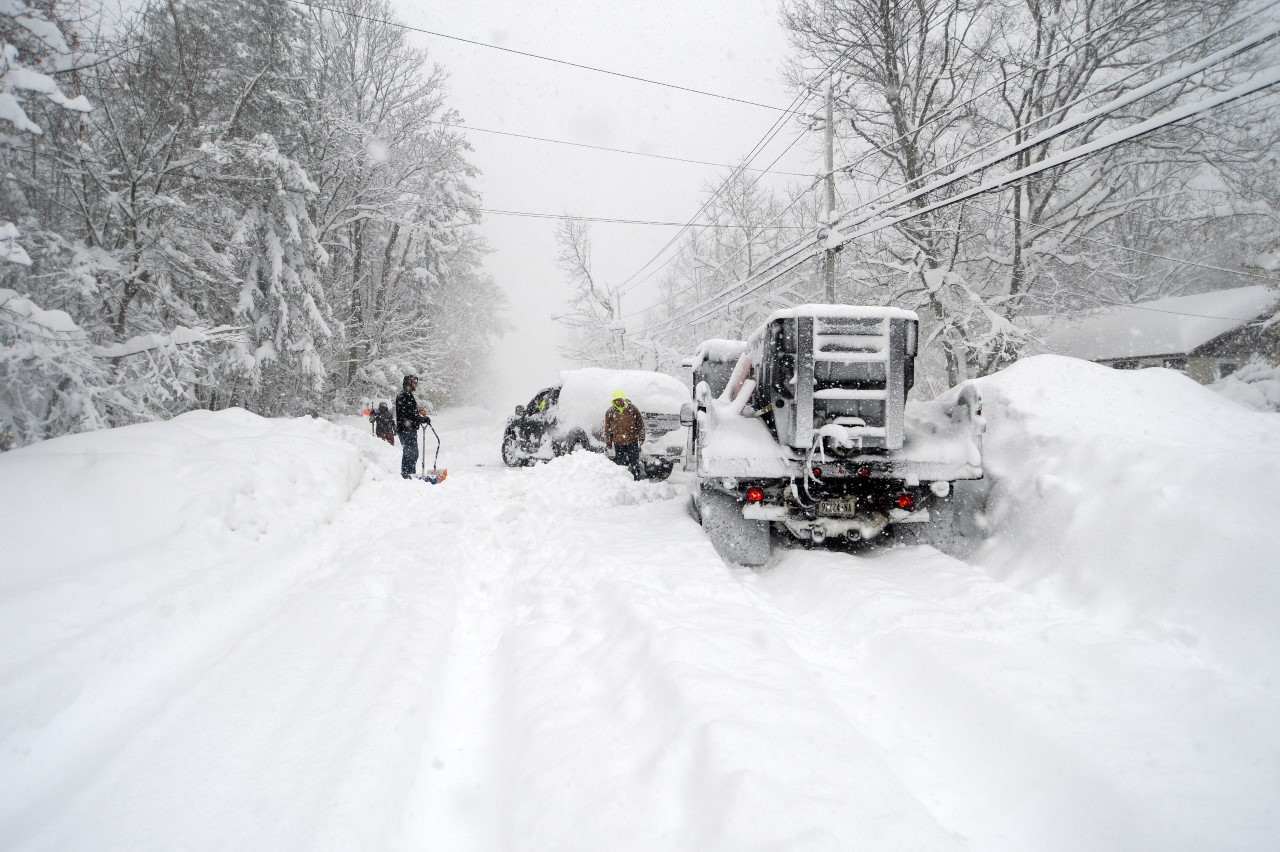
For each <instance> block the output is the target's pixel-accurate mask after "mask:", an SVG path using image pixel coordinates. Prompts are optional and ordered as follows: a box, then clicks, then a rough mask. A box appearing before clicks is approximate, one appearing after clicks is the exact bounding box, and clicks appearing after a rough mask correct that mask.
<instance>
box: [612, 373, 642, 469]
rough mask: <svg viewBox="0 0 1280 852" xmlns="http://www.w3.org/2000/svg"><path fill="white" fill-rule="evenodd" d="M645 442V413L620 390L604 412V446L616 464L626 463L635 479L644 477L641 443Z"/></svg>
mask: <svg viewBox="0 0 1280 852" xmlns="http://www.w3.org/2000/svg"><path fill="white" fill-rule="evenodd" d="M643 443H644V415H643V414H641V413H640V409H638V408H636V407H635V404H634V403H632V402H631V400H629V399H627V395H626V394H624V393H623V392H622V391H618V392H617V393H615V394H614V395H613V404H612V405H610V406H609V410H608V411H606V412H605V413H604V448H605V450H607V451H609V452H612V453H613V461H614V463H615V464H620V465H625V466H626V468H627V470H629V471H631V476H632V477H633V478H635V479H642V478H643V477H644V467H643V466H642V465H641V464H640V445H641V444H643Z"/></svg>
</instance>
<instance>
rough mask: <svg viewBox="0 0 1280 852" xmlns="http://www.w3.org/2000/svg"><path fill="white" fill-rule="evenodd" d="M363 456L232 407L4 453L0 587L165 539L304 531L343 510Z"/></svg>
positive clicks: (340, 438)
mask: <svg viewBox="0 0 1280 852" xmlns="http://www.w3.org/2000/svg"><path fill="white" fill-rule="evenodd" d="M371 441H372V439H371ZM362 447H363V448H362ZM374 450H376V444H375V443H368V444H367V443H366V442H364V441H362V440H360V438H359V436H358V435H357V434H355V433H352V432H350V431H349V430H346V429H344V428H342V427H339V426H334V425H333V424H330V423H327V422H325V421H323V420H314V419H312V418H299V419H296V420H268V419H265V418H262V417H258V416H257V415H254V414H250V413H248V412H246V411H243V410H241V409H232V410H229V411H220V412H216V413H215V412H208V411H195V412H191V413H190V414H185V415H183V416H181V417H178V418H176V419H174V420H172V421H169V422H158V423H144V424H139V425H136V426H128V427H125V428H121V429H106V430H101V431H96V432H86V433H83V434H79V435H69V436H67V437H63V438H59V439H56V440H52V441H45V442H42V443H39V444H35V445H33V446H30V447H24V448H22V449H20V450H16V451H14V452H10V453H6V454H4V455H3V456H0V483H3V487H4V491H5V494H6V495H13V496H20V499H18V500H15V501H14V502H13V503H11V504H10V505H9V506H8V507H7V508H6V510H5V511H4V512H3V513H0V541H4V542H5V543H6V544H5V552H6V558H5V561H6V563H7V567H6V569H5V570H4V571H3V572H0V589H2V588H4V587H6V586H9V585H11V584H13V583H15V582H21V581H23V580H26V579H32V578H35V577H38V576H43V577H46V578H47V577H48V575H49V573H50V572H51V570H52V571H55V572H56V571H57V570H61V569H65V568H68V567H70V566H73V565H76V564H82V563H86V562H88V561H90V560H93V561H100V560H102V559H103V558H104V557H109V556H111V555H113V554H116V553H119V554H122V555H124V554H127V553H128V552H129V551H139V552H141V551H145V550H147V549H148V548H150V547H154V546H157V544H159V543H161V542H163V541H165V540H174V539H183V540H185V541H187V542H188V543H189V544H190V543H194V542H196V541H198V540H203V539H207V538H209V536H210V535H211V534H216V535H217V537H218V539H219V541H220V542H221V541H223V540H224V536H222V535H221V533H224V532H227V531H229V532H232V533H235V534H236V536H239V537H245V538H248V539H250V540H252V539H256V538H259V537H261V536H263V535H266V534H268V533H272V532H288V533H290V534H292V533H297V532H301V531H305V530H306V529H308V528H313V527H315V526H317V525H319V524H323V523H325V522H327V521H328V520H330V519H331V518H332V517H333V515H334V514H335V513H336V512H337V511H338V510H339V509H340V508H341V507H342V506H343V505H344V504H345V503H346V501H347V499H348V498H349V497H350V495H351V492H352V490H353V489H354V488H355V486H356V485H357V484H358V483H359V481H360V478H361V476H362V475H363V472H364V470H365V466H366V460H367V455H366V454H368V453H370V452H372V451H374Z"/></svg>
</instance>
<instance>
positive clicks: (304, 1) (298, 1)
mask: <svg viewBox="0 0 1280 852" xmlns="http://www.w3.org/2000/svg"><path fill="white" fill-rule="evenodd" d="M288 2H290V3H293V4H295V5H297V6H305V7H306V8H308V9H316V10H318V11H321V12H329V13H330V14H333V15H346V16H347V17H349V18H356V19H358V20H362V21H369V22H370V23H374V24H383V25H385V26H389V27H398V28H399V29H402V30H407V31H409V32H415V33H423V34H424V35H430V36H435V37H436V38H447V39H450V40H452V41H460V42H462V43H463V44H470V45H473V46H475V47H485V48H488V49H490V50H500V51H502V52H503V53H512V54H515V55H516V56H524V57H527V58H529V59H540V60H542V61H543V62H553V63H555V64H557V65H567V66H569V67H570V68H578V69H580V70H582V71H594V72H596V73H597V74H608V75H609V76H612V77H621V78H623V79H625V80H634V81H636V82H638V83H648V84H650V85H652V86H663V87H665V88H668V89H676V90H678V91H681V92H689V93H691V94H695V95H705V96H706V97H709V98H719V99H720V100H724V101H733V102H734V103H739V104H746V105H747V106H754V107H760V108H761V109H768V110H773V111H774V112H782V113H787V112H790V110H789V109H783V108H781V107H776V106H771V105H769V104H762V103H759V102H757V101H749V100H746V99H745V98H735V97H733V96H732V95H721V94H718V93H716V92H708V91H705V90H703V89H694V88H691V87H689V86H681V85H678V84H676V83H666V82H663V81H662V80H651V79H649V78H648V77H639V76H636V75H635V74H625V73H623V72H621V71H610V70H609V69H607V68H597V67H596V66H594V65H584V64H582V63H580V62H570V61H568V60H567V59H556V58H555V57H553V56H543V55H542V54H538V53H530V52H528V51H525V50H516V49H514V48H510V47H501V46H499V45H496V44H488V43H487V42H483V41H476V40H475V39H469V38H463V37H462V36H456V35H449V34H448V33H442V32H438V31H436V30H428V29H424V28H422V27H414V26H410V25H409V24H402V23H400V22H399V21H391V20H387V19H384V18H375V17H373V16H371V15H362V14H359V13H358V12H352V11H349V10H346V9H335V8H333V7H331V6H323V5H321V4H319V3H313V2H310V0H288Z"/></svg>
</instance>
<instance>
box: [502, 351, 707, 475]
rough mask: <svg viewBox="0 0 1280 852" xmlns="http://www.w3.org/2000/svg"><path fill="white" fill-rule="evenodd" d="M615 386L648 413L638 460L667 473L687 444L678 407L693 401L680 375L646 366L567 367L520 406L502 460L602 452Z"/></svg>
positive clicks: (653, 471) (515, 463)
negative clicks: (643, 367)
mask: <svg viewBox="0 0 1280 852" xmlns="http://www.w3.org/2000/svg"><path fill="white" fill-rule="evenodd" d="M616 391H622V392H623V393H625V394H626V395H627V398H628V399H630V400H631V401H632V402H633V403H635V406H636V407H637V408H639V409H640V413H641V414H643V415H644V426H645V442H644V444H642V445H641V447H640V461H641V464H642V465H643V466H644V469H645V472H646V474H647V475H648V477H649V478H650V479H666V478H667V477H668V476H670V475H671V469H672V468H673V467H674V465H675V463H676V462H678V461H679V460H680V457H681V454H682V452H683V450H684V444H685V430H684V428H683V427H682V426H681V425H680V408H681V406H683V405H685V404H687V403H689V402H690V401H691V400H690V396H689V390H688V388H686V387H685V385H684V383H682V382H681V381H680V380H679V379H676V378H674V377H672V376H668V375H666V374H664V373H652V372H647V371H644V370H604V369H599V368H588V369H582V370H565V371H564V372H562V373H561V374H560V383H559V384H558V385H555V386H553V387H549V388H544V389H543V390H541V391H539V392H538V393H537V394H535V395H534V397H533V399H531V400H530V401H529V403H528V405H517V406H516V412H515V416H513V417H511V418H509V419H508V420H507V427H506V429H505V430H504V431H503V435H502V461H503V462H504V463H505V464H507V465H508V466H510V467H520V466H523V465H528V464H536V463H537V462H540V461H549V460H550V459H552V458H554V457H556V456H562V455H566V454H568V453H571V452H573V451H574V450H579V449H585V450H591V451H592V452H597V453H602V452H604V451H605V445H604V438H603V432H604V415H605V412H606V411H607V410H608V408H609V405H610V403H611V402H612V399H613V394H614V393H615V392H616Z"/></svg>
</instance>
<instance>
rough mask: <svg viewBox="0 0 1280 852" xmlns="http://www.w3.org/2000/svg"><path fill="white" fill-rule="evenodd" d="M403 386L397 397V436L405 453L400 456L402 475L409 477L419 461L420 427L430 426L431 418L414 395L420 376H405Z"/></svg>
mask: <svg viewBox="0 0 1280 852" xmlns="http://www.w3.org/2000/svg"><path fill="white" fill-rule="evenodd" d="M402 387H403V390H401V391H400V395H399V396H397V397H396V436H397V437H399V438H400V446H401V447H403V448H404V455H403V456H401V457H400V475H401V476H403V477H404V478H405V479H408V478H409V477H411V476H413V468H414V466H415V465H417V463H418V427H419V426H430V425H431V418H430V417H428V416H427V410H426V409H425V408H419V407H418V400H417V399H415V398H414V396H413V392H414V391H416V390H417V389H418V377H417V376H405V377H404V383H403V385H402Z"/></svg>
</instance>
